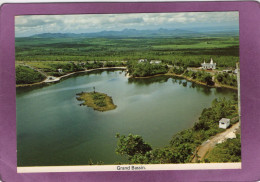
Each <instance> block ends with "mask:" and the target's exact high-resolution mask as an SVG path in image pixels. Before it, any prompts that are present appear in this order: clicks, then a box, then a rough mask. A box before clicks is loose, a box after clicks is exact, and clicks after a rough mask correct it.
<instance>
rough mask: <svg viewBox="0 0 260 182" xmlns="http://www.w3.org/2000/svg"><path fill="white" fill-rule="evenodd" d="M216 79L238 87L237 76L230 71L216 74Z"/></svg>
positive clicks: (223, 83) (224, 83) (221, 82)
mask: <svg viewBox="0 0 260 182" xmlns="http://www.w3.org/2000/svg"><path fill="white" fill-rule="evenodd" d="M216 81H217V82H218V83H220V84H222V85H229V86H233V87H237V77H236V76H235V75H233V74H229V73H219V74H217V76H216Z"/></svg>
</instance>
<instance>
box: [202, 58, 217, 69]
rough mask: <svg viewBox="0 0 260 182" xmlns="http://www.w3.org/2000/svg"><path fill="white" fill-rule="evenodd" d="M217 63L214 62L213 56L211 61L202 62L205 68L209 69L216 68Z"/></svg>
mask: <svg viewBox="0 0 260 182" xmlns="http://www.w3.org/2000/svg"><path fill="white" fill-rule="evenodd" d="M216 65H217V64H216V63H214V62H213V59H212V58H211V59H210V63H206V62H205V61H204V63H201V66H202V68H203V69H207V70H213V69H216Z"/></svg>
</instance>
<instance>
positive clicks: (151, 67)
mask: <svg viewBox="0 0 260 182" xmlns="http://www.w3.org/2000/svg"><path fill="white" fill-rule="evenodd" d="M127 69H128V73H129V74H130V75H131V76H133V77H144V76H153V75H157V74H164V73H167V72H168V66H167V65H165V64H150V62H149V61H146V62H141V63H139V62H137V61H128V62H127Z"/></svg>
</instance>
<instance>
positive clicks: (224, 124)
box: [219, 118, 230, 129]
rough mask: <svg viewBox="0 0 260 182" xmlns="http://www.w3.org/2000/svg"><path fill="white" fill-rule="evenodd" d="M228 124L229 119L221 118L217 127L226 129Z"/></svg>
mask: <svg viewBox="0 0 260 182" xmlns="http://www.w3.org/2000/svg"><path fill="white" fill-rule="evenodd" d="M229 125H230V119H227V118H222V119H221V120H220V121H219V128H223V129H227V128H228V127H229Z"/></svg>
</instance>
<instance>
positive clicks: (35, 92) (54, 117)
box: [16, 71, 235, 166]
mask: <svg viewBox="0 0 260 182" xmlns="http://www.w3.org/2000/svg"><path fill="white" fill-rule="evenodd" d="M186 82H187V81H186V80H184V79H180V78H175V77H168V76H159V77H154V78H142V79H128V78H126V77H125V73H124V72H122V71H95V72H92V73H84V74H78V75H75V76H72V77H69V78H67V79H65V80H63V81H61V82H59V83H56V84H52V85H49V86H44V87H42V86H41V87H34V88H17V96H16V104H17V150H18V151H17V152H18V154H17V155H18V166H50V165H55V166H58V165H88V164H89V161H90V160H91V161H93V163H96V162H98V161H103V162H104V163H105V164H114V163H115V162H117V161H123V162H124V161H126V159H125V158H123V157H120V156H118V155H116V153H115V148H116V145H117V139H116V138H115V135H116V133H120V134H124V135H128V134H129V133H132V134H137V135H141V136H142V137H143V139H144V140H145V141H146V142H147V143H149V144H151V145H152V147H153V148H158V147H163V146H165V145H167V144H169V141H170V139H171V137H172V136H173V135H174V134H176V133H177V132H179V131H181V130H184V129H187V128H190V127H192V126H193V124H194V122H196V121H197V120H198V117H199V116H200V114H201V112H202V110H203V108H206V107H209V106H210V105H211V102H212V100H213V99H215V98H218V97H226V98H229V97H231V96H232V94H233V93H235V91H232V90H229V89H224V88H221V89H220V88H218V89H216V88H208V87H206V86H201V85H197V84H195V83H192V82H187V85H185V83H186ZM94 86H95V88H96V91H98V92H103V93H106V94H108V95H109V96H111V97H112V98H113V101H114V104H116V105H117V108H116V109H115V110H112V111H107V112H99V111H94V110H93V109H92V108H89V107H86V106H80V105H79V104H80V103H81V102H79V101H77V100H76V94H77V93H79V92H82V91H86V92H89V91H93V87H94Z"/></svg>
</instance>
